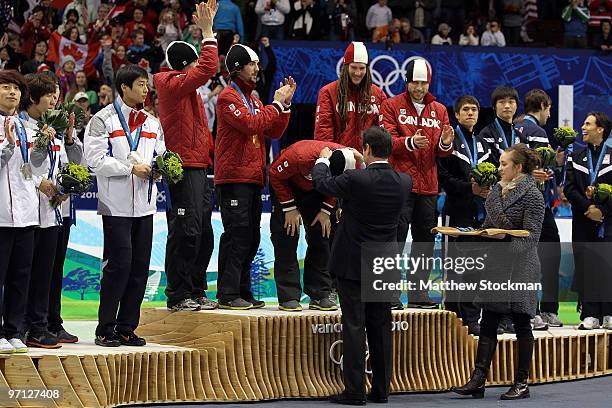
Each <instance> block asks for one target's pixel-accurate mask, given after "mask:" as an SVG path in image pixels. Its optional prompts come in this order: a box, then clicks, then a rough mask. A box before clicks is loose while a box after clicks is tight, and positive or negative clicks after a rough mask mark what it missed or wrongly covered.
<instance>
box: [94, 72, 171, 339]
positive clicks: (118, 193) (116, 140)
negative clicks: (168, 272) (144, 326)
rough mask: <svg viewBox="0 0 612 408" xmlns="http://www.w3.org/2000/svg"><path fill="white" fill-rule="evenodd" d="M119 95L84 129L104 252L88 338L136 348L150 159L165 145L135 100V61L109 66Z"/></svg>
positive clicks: (139, 77) (150, 209)
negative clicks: (95, 321)
mask: <svg viewBox="0 0 612 408" xmlns="http://www.w3.org/2000/svg"><path fill="white" fill-rule="evenodd" d="M115 85H116V87H117V91H118V93H119V97H118V98H117V99H116V100H115V102H114V103H113V104H112V105H108V106H107V107H105V108H104V109H102V110H101V111H100V112H98V113H96V115H95V116H94V117H93V118H92V119H91V121H90V122H89V124H88V125H87V128H86V129H85V139H84V142H85V143H84V144H85V159H86V160H87V164H88V165H89V167H90V168H91V169H92V170H93V171H95V173H96V177H97V180H98V214H100V215H102V225H103V230H104V254H103V261H102V280H101V282H100V307H99V309H98V327H97V328H96V340H95V341H96V344H97V345H100V346H105V347H117V346H119V345H122V344H123V345H131V346H142V345H144V344H145V340H144V339H143V338H140V337H138V336H136V335H135V334H134V330H135V329H136V327H138V321H139V318H140V305H141V303H142V299H143V297H144V292H145V288H146V284H147V278H148V272H149V260H150V258H151V244H152V237H153V214H154V213H155V211H156V205H155V204H156V197H157V189H156V188H155V185H154V183H153V186H152V192H151V195H150V196H149V194H148V192H149V182H150V179H149V177H150V174H151V166H150V164H151V162H152V160H153V157H154V156H155V155H156V154H158V155H159V154H162V153H164V152H165V150H166V146H165V144H164V136H163V131H162V128H161V125H160V123H159V121H158V120H157V119H155V118H154V117H152V116H149V115H148V114H147V113H146V112H145V111H144V110H143V109H142V104H143V103H144V101H145V98H146V96H147V92H148V88H147V72H146V71H145V70H143V69H142V68H140V67H139V66H137V65H127V66H124V67H122V68H120V69H119V71H117V76H116V78H115Z"/></svg>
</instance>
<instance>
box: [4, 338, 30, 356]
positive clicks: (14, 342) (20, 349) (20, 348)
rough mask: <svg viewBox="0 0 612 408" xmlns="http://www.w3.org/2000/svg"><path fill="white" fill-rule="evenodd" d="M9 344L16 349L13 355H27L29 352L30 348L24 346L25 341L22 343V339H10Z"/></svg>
mask: <svg viewBox="0 0 612 408" xmlns="http://www.w3.org/2000/svg"><path fill="white" fill-rule="evenodd" d="M8 342H9V343H11V346H13V348H14V349H15V351H14V352H13V353H27V352H28V346H26V345H25V344H23V341H21V340H20V339H18V338H13V339H9V341H8Z"/></svg>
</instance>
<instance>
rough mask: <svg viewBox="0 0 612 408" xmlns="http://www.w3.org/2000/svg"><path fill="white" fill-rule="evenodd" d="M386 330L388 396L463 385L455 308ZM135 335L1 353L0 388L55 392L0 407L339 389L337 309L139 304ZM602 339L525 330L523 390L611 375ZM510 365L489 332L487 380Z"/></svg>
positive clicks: (508, 348)
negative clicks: (136, 341) (526, 381)
mask: <svg viewBox="0 0 612 408" xmlns="http://www.w3.org/2000/svg"><path fill="white" fill-rule="evenodd" d="M393 329H394V330H393V332H392V336H393V347H394V350H393V374H392V379H391V392H419V391H445V390H448V389H449V388H450V387H451V386H453V385H461V384H463V383H465V382H466V381H467V380H468V379H469V376H470V373H471V371H472V369H473V362H474V354H475V352H476V345H477V338H475V337H473V336H471V335H469V334H468V333H467V328H465V327H464V326H462V325H461V321H460V319H458V318H457V317H456V316H455V314H454V313H452V312H448V311H443V310H418V309H407V310H404V311H395V312H393ZM138 334H139V335H141V336H144V337H145V338H146V339H147V342H148V344H147V346H145V347H133V348H130V347H119V348H103V347H97V346H95V345H93V344H86V343H85V344H84V343H79V344H75V345H65V346H64V347H62V348H61V349H58V350H36V351H34V350H33V351H31V352H29V353H27V354H22V355H10V356H2V357H0V374H1V375H0V389H2V388H3V387H8V386H10V387H11V388H37V389H40V388H42V389H45V388H46V389H56V388H60V389H62V390H63V398H62V399H60V400H57V401H51V405H42V404H41V402H40V401H29V400H20V401H18V403H19V404H20V405H18V403H17V402H14V403H13V404H12V405H7V404H6V403H5V402H2V403H0V406H14V407H17V406H58V407H64V406H66V407H68V406H71V407H88V408H89V407H108V406H117V405H122V404H135V403H152V402H156V403H160V402H174V403H176V402H181V401H185V402H188V401H254V400H267V399H278V398H300V397H301V398H309V397H325V396H328V395H332V394H334V393H338V392H340V391H341V390H342V389H343V386H342V369H341V363H342V338H341V324H340V313H339V312H318V311H316V312H315V311H313V312H311V311H308V310H305V311H303V312H300V313H292V312H281V311H278V310H276V308H272V307H268V308H264V309H257V310H249V311H223V310H215V311H201V312H174V313H172V312H169V311H167V310H165V309H143V311H142V318H141V326H140V327H139V329H138ZM611 335H612V332H610V331H608V332H606V331H605V330H593V331H589V332H584V331H577V330H575V329H573V328H561V329H551V330H549V331H547V332H534V336H535V338H536V339H535V340H536V341H535V347H534V354H533V360H532V366H531V378H530V383H543V382H552V381H567V380H575V379H581V378H588V377H594V376H601V375H607V374H612V359H611V357H610V341H611V340H610V339H611V338H612V336H611ZM516 361H517V356H516V341H515V337H514V335H503V336H499V343H498V348H497V353H496V355H495V357H494V358H493V363H492V367H491V370H490V371H489V378H488V381H487V383H488V384H490V385H496V384H497V385H501V384H510V383H512V381H513V375H514V368H515V366H516ZM368 369H369V368H368ZM368 377H369V376H368ZM47 402H48V401H47Z"/></svg>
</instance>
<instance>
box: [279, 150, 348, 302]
mask: <svg viewBox="0 0 612 408" xmlns="http://www.w3.org/2000/svg"><path fill="white" fill-rule="evenodd" d="M326 147H328V148H330V149H333V150H334V153H332V156H331V158H330V162H331V165H330V167H331V170H332V175H333V176H337V175H339V174H341V173H342V172H343V171H344V170H345V169H347V170H348V169H353V168H355V161H356V159H355V157H354V153H353V152H354V150H353V149H350V148H343V147H344V146H342V145H339V144H337V143H331V142H326V141H313V140H301V141H299V142H296V143H294V144H292V145H291V146H289V147H288V148H286V149H285V150H283V151H282V152H281V153H280V154H279V155H278V157H277V158H276V159H275V160H274V162H273V163H272V165H271V166H270V187H271V188H272V215H271V216H270V232H271V237H272V244H273V245H274V281H275V282H276V292H277V294H278V308H279V309H280V310H284V311H289V312H299V311H301V310H302V306H300V298H301V294H302V287H301V286H300V268H299V265H298V261H297V247H298V241H299V231H300V224H301V221H302V220H304V229H305V231H306V242H307V243H308V249H307V251H306V258H305V259H304V293H305V294H307V295H308V296H309V297H310V305H309V309H316V310H337V309H338V307H337V306H336V303H335V302H334V301H332V300H331V299H330V296H329V293H330V291H331V283H332V282H331V276H330V273H329V270H328V269H327V261H328V260H329V251H330V245H329V238H330V233H331V218H330V215H331V213H332V211H333V209H334V206H335V204H336V199H335V198H333V197H326V196H324V195H322V194H321V193H319V192H318V191H316V190H313V184H312V178H311V177H310V171H311V170H312V168H313V167H314V165H315V162H316V160H317V159H318V158H319V155H320V154H321V150H323V149H324V148H326ZM357 154H358V155H359V156H360V154H359V153H357ZM292 225H293V226H292Z"/></svg>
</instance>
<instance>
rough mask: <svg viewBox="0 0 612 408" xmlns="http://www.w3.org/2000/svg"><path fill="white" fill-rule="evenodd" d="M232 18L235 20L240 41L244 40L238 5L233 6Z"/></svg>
mask: <svg viewBox="0 0 612 408" xmlns="http://www.w3.org/2000/svg"><path fill="white" fill-rule="evenodd" d="M234 19H235V21H236V31H237V32H238V35H239V36H240V41H244V24H243V22H242V15H241V14H240V9H239V8H238V7H236V8H234Z"/></svg>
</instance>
